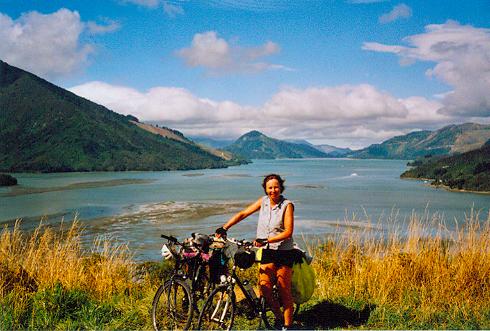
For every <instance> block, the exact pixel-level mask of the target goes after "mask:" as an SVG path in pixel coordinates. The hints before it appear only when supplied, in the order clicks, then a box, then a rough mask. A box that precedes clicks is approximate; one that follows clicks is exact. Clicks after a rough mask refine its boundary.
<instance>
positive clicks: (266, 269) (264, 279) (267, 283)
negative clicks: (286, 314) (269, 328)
mask: <svg viewBox="0 0 490 331" xmlns="http://www.w3.org/2000/svg"><path fill="white" fill-rule="evenodd" d="M276 271H277V268H276V267H275V265H274V263H267V264H261V265H260V270H259V287H260V293H261V295H262V296H263V297H264V298H265V301H266V302H267V304H268V305H269V307H271V309H272V312H273V313H274V315H275V316H276V318H279V319H282V313H281V307H280V306H279V302H277V300H274V299H273V298H272V287H273V285H274V283H275V280H276Z"/></svg>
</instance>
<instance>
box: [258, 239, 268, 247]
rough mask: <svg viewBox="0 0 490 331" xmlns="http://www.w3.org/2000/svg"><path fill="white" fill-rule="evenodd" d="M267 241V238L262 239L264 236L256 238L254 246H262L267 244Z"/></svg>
mask: <svg viewBox="0 0 490 331" xmlns="http://www.w3.org/2000/svg"><path fill="white" fill-rule="evenodd" d="M268 243H269V240H268V239H264V238H257V239H255V240H254V246H255V247H263V246H265V245H267V244H268Z"/></svg>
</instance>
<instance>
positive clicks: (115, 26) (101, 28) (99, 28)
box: [87, 19, 121, 34]
mask: <svg viewBox="0 0 490 331" xmlns="http://www.w3.org/2000/svg"><path fill="white" fill-rule="evenodd" d="M120 28H121V24H119V23H118V22H116V21H113V20H111V19H104V24H97V23H96V22H94V21H89V22H87V29H88V32H89V33H91V34H104V33H110V32H114V31H117V30H119V29H120Z"/></svg>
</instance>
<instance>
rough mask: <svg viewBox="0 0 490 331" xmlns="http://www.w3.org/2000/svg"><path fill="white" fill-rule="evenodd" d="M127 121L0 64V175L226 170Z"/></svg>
mask: <svg viewBox="0 0 490 331" xmlns="http://www.w3.org/2000/svg"><path fill="white" fill-rule="evenodd" d="M131 119H133V117H126V116H123V115H120V114H117V113H114V112H112V111H110V110H108V109H107V108H105V107H103V106H100V105H97V104H95V103H93V102H91V101H88V100H86V99H84V98H81V97H78V96H76V95H75V94H73V93H71V92H69V91H66V90H64V89H62V88H59V87H57V86H55V85H53V84H51V83H49V82H47V81H45V80H43V79H41V78H39V77H37V76H34V75H33V74H30V73H28V72H26V71H23V70H21V69H18V68H15V67H12V66H10V65H8V64H7V63H5V62H2V61H0V141H2V143H1V144H0V171H9V172H22V171H43V172H58V171H93V170H174V169H196V168H215V167H224V166H226V165H227V163H226V162H225V161H224V160H223V159H221V158H219V157H216V156H214V155H211V154H210V153H208V152H206V151H204V150H202V149H201V148H199V147H198V146H197V145H195V144H193V143H188V142H183V141H178V140H174V139H169V138H164V137H162V136H159V135H155V134H152V133H149V132H147V131H145V130H143V129H140V128H139V127H138V126H136V125H135V124H133V123H132V122H130V120H131Z"/></svg>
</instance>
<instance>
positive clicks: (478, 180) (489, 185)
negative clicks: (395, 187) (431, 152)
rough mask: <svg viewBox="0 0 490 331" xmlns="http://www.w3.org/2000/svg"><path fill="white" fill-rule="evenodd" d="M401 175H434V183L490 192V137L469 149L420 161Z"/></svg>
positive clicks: (423, 176)
mask: <svg viewBox="0 0 490 331" xmlns="http://www.w3.org/2000/svg"><path fill="white" fill-rule="evenodd" d="M400 177H401V178H419V179H422V178H424V179H431V180H433V181H432V185H444V186H447V187H449V188H451V189H458V190H470V191H486V192H490V140H489V141H488V142H487V143H486V144H485V145H484V146H483V147H481V148H479V149H476V150H472V151H470V152H466V153H462V154H457V155H453V156H448V157H438V158H428V159H427V160H425V161H419V162H418V166H416V167H414V168H412V169H410V170H408V171H405V172H404V173H403V174H402V175H401V176H400Z"/></svg>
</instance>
